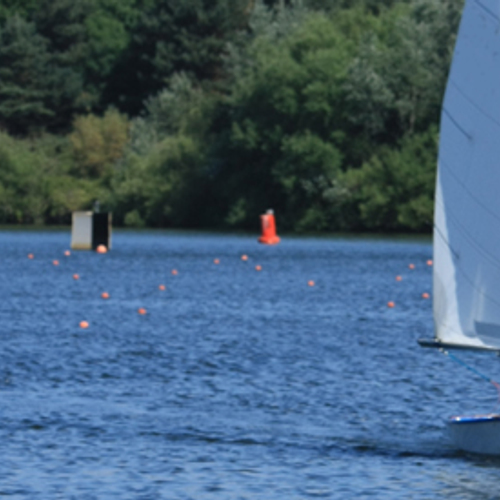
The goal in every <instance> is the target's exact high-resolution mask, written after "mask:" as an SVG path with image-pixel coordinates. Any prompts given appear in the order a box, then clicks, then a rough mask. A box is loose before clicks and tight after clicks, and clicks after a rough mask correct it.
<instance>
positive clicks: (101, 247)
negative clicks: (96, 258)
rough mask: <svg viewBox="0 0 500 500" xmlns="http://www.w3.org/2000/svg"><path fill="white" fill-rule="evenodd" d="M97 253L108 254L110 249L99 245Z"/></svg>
mask: <svg viewBox="0 0 500 500" xmlns="http://www.w3.org/2000/svg"><path fill="white" fill-rule="evenodd" d="M95 251H96V252H97V253H107V251H108V249H107V248H106V245H99V246H98V247H97V248H96V249H95Z"/></svg>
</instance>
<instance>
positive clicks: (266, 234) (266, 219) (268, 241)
mask: <svg viewBox="0 0 500 500" xmlns="http://www.w3.org/2000/svg"><path fill="white" fill-rule="evenodd" d="M260 223H261V226H262V234H261V236H260V238H259V243H264V244H265V245H276V243H279V242H280V238H279V236H278V235H277V234H276V221H275V219H274V212H273V211H272V210H268V211H267V212H266V213H265V214H264V215H261V216H260Z"/></svg>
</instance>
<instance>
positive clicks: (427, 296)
mask: <svg viewBox="0 0 500 500" xmlns="http://www.w3.org/2000/svg"><path fill="white" fill-rule="evenodd" d="M429 297H430V295H429V294H428V293H427V292H424V293H423V294H422V298H423V299H428V298H429Z"/></svg>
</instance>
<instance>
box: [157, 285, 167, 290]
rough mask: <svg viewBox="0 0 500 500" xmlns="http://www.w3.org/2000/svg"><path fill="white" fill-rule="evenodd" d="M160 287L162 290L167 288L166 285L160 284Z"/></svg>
mask: <svg viewBox="0 0 500 500" xmlns="http://www.w3.org/2000/svg"><path fill="white" fill-rule="evenodd" d="M158 289H159V290H161V291H163V290H165V289H166V287H165V285H158Z"/></svg>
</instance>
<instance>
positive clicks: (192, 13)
mask: <svg viewBox="0 0 500 500" xmlns="http://www.w3.org/2000/svg"><path fill="white" fill-rule="evenodd" d="M460 12H461V2H452V1H451V0H442V1H440V2H435V1H434V0H399V1H396V0H383V1H382V0H353V1H349V2H347V1H346V0H324V1H321V2H319V1H318V0H211V1H210V2H209V1H208V0H176V1H173V0H39V1H33V0H15V1H14V0H0V221H1V222H7V223H61V222H68V221H69V214H70V212H71V211H73V210H77V209H86V208H90V207H91V206H92V203H93V201H94V200H95V199H99V200H100V201H101V205H102V206H103V208H105V209H112V210H113V211H114V214H115V218H114V220H115V221H116V222H117V223H118V224H125V225H128V226H158V227H160V226H175V227H216V226H224V227H237V228H255V227H256V225H257V221H258V218H257V216H258V214H259V213H262V211H264V210H266V209H267V208H271V207H272V208H274V209H275V210H276V212H277V213H278V217H279V224H280V229H281V230H285V229H286V230H293V231H332V230H369V231H429V230H430V228H431V220H432V210H433V201H432V200H433V186H434V170H435V157H436V143H437V126H438V121H439V113H440V106H441V99H442V96H443V91H444V87H445V82H446V77H447V72H448V68H449V65H450V62H451V55H452V51H453V46H454V42H455V36H456V31H457V27H458V22H459V19H460ZM7 133H8V134H10V135H7ZM55 134H57V135H55Z"/></svg>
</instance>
